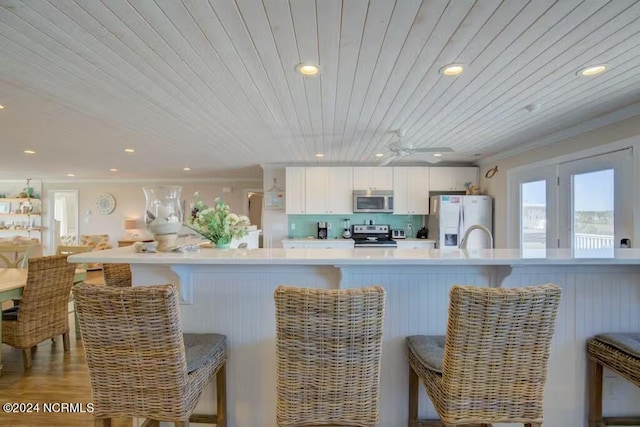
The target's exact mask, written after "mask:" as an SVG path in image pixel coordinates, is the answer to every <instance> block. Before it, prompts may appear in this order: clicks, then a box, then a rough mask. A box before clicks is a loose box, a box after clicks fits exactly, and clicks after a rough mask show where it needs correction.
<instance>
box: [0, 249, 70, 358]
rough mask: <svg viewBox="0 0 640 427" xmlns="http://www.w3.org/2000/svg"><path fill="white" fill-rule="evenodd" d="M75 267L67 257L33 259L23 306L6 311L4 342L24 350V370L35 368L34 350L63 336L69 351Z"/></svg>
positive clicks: (3, 320)
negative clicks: (32, 353)
mask: <svg viewBox="0 0 640 427" xmlns="http://www.w3.org/2000/svg"><path fill="white" fill-rule="evenodd" d="M74 271H75V266H74V265H73V264H69V263H68V262H67V257H66V255H52V256H47V257H38V258H32V259H30V260H29V267H28V270H27V283H26V285H25V287H24V291H23V292H22V298H21V300H20V304H19V305H17V306H15V307H11V308H8V309H6V310H3V311H2V342H3V343H5V344H8V345H10V346H12V347H15V348H19V349H21V350H22V361H23V364H24V369H25V370H26V369H29V368H30V367H31V349H32V348H33V347H35V346H36V345H37V344H39V343H41V342H42V341H45V340H48V339H53V338H54V337H56V336H57V335H62V341H63V347H64V351H68V350H69V313H68V303H69V294H70V293H71V286H72V285H73V275H74Z"/></svg>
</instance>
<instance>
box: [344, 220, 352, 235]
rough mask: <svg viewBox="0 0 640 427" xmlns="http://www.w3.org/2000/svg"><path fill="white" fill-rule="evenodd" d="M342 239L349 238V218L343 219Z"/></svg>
mask: <svg viewBox="0 0 640 427" xmlns="http://www.w3.org/2000/svg"><path fill="white" fill-rule="evenodd" d="M342 238H343V239H350V238H351V220H350V219H349V218H345V219H344V231H343V232H342Z"/></svg>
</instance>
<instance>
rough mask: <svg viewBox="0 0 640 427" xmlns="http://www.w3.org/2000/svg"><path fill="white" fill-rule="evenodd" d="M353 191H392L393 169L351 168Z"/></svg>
mask: <svg viewBox="0 0 640 427" xmlns="http://www.w3.org/2000/svg"><path fill="white" fill-rule="evenodd" d="M353 189H354V190H393V168H385V167H359V168H353Z"/></svg>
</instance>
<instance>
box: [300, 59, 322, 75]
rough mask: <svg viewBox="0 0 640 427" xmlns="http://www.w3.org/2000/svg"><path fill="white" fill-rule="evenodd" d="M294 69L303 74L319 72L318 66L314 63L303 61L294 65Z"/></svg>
mask: <svg viewBox="0 0 640 427" xmlns="http://www.w3.org/2000/svg"><path fill="white" fill-rule="evenodd" d="M296 71H297V72H299V73H300V74H302V75H303V76H315V75H316V74H318V73H319V72H320V68H319V67H318V66H317V65H316V64H312V63H310V62H303V63H301V64H298V65H296Z"/></svg>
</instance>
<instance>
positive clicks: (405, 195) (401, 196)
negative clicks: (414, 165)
mask: <svg viewBox="0 0 640 427" xmlns="http://www.w3.org/2000/svg"><path fill="white" fill-rule="evenodd" d="M408 183H409V168H402V167H397V168H393V214H394V215H409V214H410V212H409V184H408Z"/></svg>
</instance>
